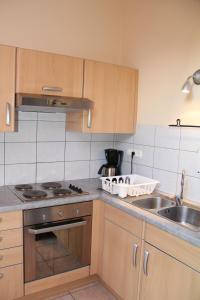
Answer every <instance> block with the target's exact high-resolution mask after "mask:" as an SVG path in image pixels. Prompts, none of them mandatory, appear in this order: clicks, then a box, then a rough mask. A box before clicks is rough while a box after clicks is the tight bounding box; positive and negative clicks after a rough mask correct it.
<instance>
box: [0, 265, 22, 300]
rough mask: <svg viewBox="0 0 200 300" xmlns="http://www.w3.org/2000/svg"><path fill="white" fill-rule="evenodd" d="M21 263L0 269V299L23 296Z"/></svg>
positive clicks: (9, 299)
mask: <svg viewBox="0 0 200 300" xmlns="http://www.w3.org/2000/svg"><path fill="white" fill-rule="evenodd" d="M23 280H24V279H23V265H22V264H21V265H15V266H12V267H7V268H2V269H0V291H1V292H0V299H2V300H13V299H16V298H18V297H22V296H23V289H24V284H23Z"/></svg>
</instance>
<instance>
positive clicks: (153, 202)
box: [131, 197, 176, 210]
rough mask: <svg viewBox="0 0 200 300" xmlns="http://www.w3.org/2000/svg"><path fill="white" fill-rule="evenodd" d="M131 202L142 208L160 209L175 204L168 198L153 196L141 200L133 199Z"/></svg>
mask: <svg viewBox="0 0 200 300" xmlns="http://www.w3.org/2000/svg"><path fill="white" fill-rule="evenodd" d="M131 204H133V205H135V206H137V207H140V208H143V209H149V210H151V209H156V210H158V209H160V208H164V207H171V206H175V205H176V204H175V202H174V201H171V200H169V199H164V198H161V197H154V198H146V199H141V200H136V201H133V202H132V203H131Z"/></svg>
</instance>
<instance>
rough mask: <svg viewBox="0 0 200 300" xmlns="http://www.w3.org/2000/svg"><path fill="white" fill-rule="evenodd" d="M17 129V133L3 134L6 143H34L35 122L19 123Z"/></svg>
mask: <svg viewBox="0 0 200 300" xmlns="http://www.w3.org/2000/svg"><path fill="white" fill-rule="evenodd" d="M17 127H18V131H16V132H6V133H5V141H6V142H10V143H16V142H35V141H36V127H37V122H36V121H19V122H18V125H17Z"/></svg>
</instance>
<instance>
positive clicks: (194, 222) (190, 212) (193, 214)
mask: <svg viewBox="0 0 200 300" xmlns="http://www.w3.org/2000/svg"><path fill="white" fill-rule="evenodd" d="M157 213H158V214H159V215H160V216H162V217H165V218H167V219H169V220H171V221H174V222H176V223H178V224H180V225H183V226H184V227H188V228H189V229H191V230H194V231H200V211H198V210H195V209H192V208H190V207H187V206H175V207H169V208H165V209H161V210H159V211H158V212H157Z"/></svg>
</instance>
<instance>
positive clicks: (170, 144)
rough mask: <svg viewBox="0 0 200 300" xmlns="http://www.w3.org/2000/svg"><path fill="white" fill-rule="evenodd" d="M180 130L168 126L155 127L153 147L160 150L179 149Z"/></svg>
mask: <svg viewBox="0 0 200 300" xmlns="http://www.w3.org/2000/svg"><path fill="white" fill-rule="evenodd" d="M179 145H180V128H172V127H168V126H157V127H156V135H155V146H157V147H162V148H171V149H179Z"/></svg>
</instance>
